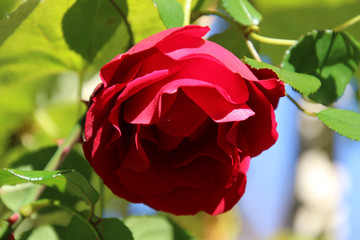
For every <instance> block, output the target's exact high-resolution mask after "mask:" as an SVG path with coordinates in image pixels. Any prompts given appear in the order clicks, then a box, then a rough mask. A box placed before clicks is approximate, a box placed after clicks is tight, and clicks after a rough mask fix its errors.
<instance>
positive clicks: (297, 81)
mask: <svg viewBox="0 0 360 240" xmlns="http://www.w3.org/2000/svg"><path fill="white" fill-rule="evenodd" d="M243 61H244V62H245V63H247V64H249V65H250V66H251V67H253V68H256V69H259V68H268V69H271V70H273V71H274V72H275V73H276V74H277V75H278V77H279V79H280V80H281V81H283V82H285V83H287V84H289V85H290V86H292V87H293V88H294V89H296V90H297V91H299V92H300V93H302V94H310V93H313V92H315V91H316V90H318V89H319V87H320V86H321V82H320V80H319V79H318V78H316V77H314V76H312V75H308V74H303V73H296V72H291V71H287V70H284V69H281V68H278V67H275V66H273V65H270V64H267V63H263V62H258V61H256V60H254V59H251V58H247V57H245V58H244V59H243Z"/></svg>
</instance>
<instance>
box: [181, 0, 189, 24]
mask: <svg viewBox="0 0 360 240" xmlns="http://www.w3.org/2000/svg"><path fill="white" fill-rule="evenodd" d="M190 16H191V0H186V2H185V5H184V24H183V26H186V25H189V24H190Z"/></svg>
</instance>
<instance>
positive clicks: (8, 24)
mask: <svg viewBox="0 0 360 240" xmlns="http://www.w3.org/2000/svg"><path fill="white" fill-rule="evenodd" d="M39 2H40V0H28V1H27V2H25V3H23V4H22V5H20V6H19V8H18V9H17V10H16V11H15V12H13V13H12V14H11V15H10V16H9V18H5V19H4V20H2V21H0V46H1V44H3V43H4V42H5V40H6V39H7V38H8V37H9V36H10V35H11V34H12V33H13V32H14V31H15V30H16V29H17V28H18V27H19V25H20V24H21V23H22V21H24V20H25V19H26V18H27V17H28V16H29V14H30V13H31V12H32V11H33V10H34V9H35V8H36V6H37V5H38V4H39ZM4 3H8V4H9V5H8V6H7V7H10V6H11V5H10V4H14V3H16V2H15V1H2V2H1V3H0V4H4ZM0 19H1V13H0Z"/></svg>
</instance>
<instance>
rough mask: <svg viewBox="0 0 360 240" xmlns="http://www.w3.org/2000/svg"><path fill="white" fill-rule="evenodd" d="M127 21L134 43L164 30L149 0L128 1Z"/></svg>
mask: <svg viewBox="0 0 360 240" xmlns="http://www.w3.org/2000/svg"><path fill="white" fill-rule="evenodd" d="M127 2H128V6H129V16H128V20H129V22H130V24H131V29H132V31H133V33H134V38H135V42H139V41H140V40H142V39H144V38H146V37H149V36H151V35H153V34H155V33H158V32H160V31H162V30H164V29H165V26H164V24H163V23H162V21H161V19H160V18H159V14H158V11H157V9H156V7H155V5H154V3H153V2H152V1H150V0H144V1H143V0H141V1H139V0H128V1H127Z"/></svg>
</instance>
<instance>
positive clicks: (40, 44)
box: [0, 0, 83, 85]
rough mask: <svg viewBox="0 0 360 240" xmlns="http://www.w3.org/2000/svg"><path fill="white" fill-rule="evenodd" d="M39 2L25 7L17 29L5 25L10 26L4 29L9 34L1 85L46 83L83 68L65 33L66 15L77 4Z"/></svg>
mask: <svg viewBox="0 0 360 240" xmlns="http://www.w3.org/2000/svg"><path fill="white" fill-rule="evenodd" d="M37 2H38V1H36V0H28V2H26V4H27V5H25V6H23V5H22V6H21V7H22V8H23V9H22V11H21V12H19V17H18V18H17V19H18V20H17V23H16V24H15V25H14V23H11V22H4V24H5V23H6V26H4V25H2V26H1V29H3V28H4V29H7V30H4V31H7V32H8V34H6V35H5V41H4V42H3V43H2V45H1V46H0V85H5V84H6V85H8V84H10V83H15V82H24V81H30V80H37V79H43V78H45V77H49V76H54V75H57V74H60V73H63V72H67V71H79V69H81V68H82V64H83V62H82V60H81V57H80V56H79V55H77V54H76V53H75V52H73V51H71V50H70V49H69V47H68V46H67V44H66V42H65V40H64V39H63V33H62V30H61V20H62V17H63V14H64V13H65V11H66V10H67V9H68V8H69V7H70V6H71V4H72V3H73V0H68V1H63V0H51V1H50V0H43V1H41V3H39V4H37ZM36 4H37V5H36ZM19 10H20V9H19ZM14 14H15V13H14ZM20 15H21V16H20ZM14 17H15V16H14ZM17 24H18V26H17V27H16V28H15V26H16V25H17ZM11 31H12V33H11V34H10V35H9V33H10V32H11ZM3 40H4V39H3Z"/></svg>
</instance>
